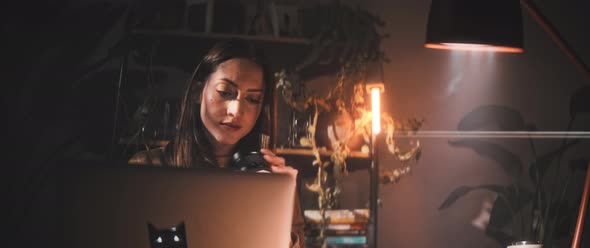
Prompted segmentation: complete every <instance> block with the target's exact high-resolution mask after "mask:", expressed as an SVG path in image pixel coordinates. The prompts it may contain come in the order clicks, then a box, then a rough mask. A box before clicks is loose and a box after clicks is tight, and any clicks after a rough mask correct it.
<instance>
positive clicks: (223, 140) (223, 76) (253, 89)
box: [200, 58, 264, 145]
mask: <svg viewBox="0 0 590 248" xmlns="http://www.w3.org/2000/svg"><path fill="white" fill-rule="evenodd" d="M262 80H263V77H262V68H261V67H260V66H259V65H258V64H256V63H254V62H252V61H251V60H247V59H241V58H236V59H230V60H227V61H225V62H223V63H221V64H219V66H218V67H217V70H216V71H214V72H213V73H212V74H211V75H210V76H209V79H208V80H207V82H206V83H205V87H204V89H203V92H202V95H201V109H200V114H201V120H203V124H204V125H205V128H207V130H208V131H209V133H210V134H211V135H212V136H213V137H212V138H214V139H215V141H216V142H218V143H219V144H222V145H234V144H236V143H238V141H239V140H240V139H241V138H243V137H244V136H246V134H248V133H249V132H250V131H251V130H252V128H253V127H254V124H256V120H257V119H258V115H259V114H260V110H261V109H262V100H263V96H264V83H263V81H262Z"/></svg>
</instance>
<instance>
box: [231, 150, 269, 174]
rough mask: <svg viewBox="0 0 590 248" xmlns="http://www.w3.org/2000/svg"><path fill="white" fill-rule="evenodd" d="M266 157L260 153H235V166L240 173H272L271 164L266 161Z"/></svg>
mask: <svg viewBox="0 0 590 248" xmlns="http://www.w3.org/2000/svg"><path fill="white" fill-rule="evenodd" d="M263 156H264V155H263V154H262V153H260V152H258V151H249V152H239V151H238V152H236V153H234V155H233V157H232V159H233V166H234V167H236V168H237V169H238V170H240V171H253V172H259V171H266V172H271V170H270V164H269V163H268V162H266V160H264V157H263Z"/></svg>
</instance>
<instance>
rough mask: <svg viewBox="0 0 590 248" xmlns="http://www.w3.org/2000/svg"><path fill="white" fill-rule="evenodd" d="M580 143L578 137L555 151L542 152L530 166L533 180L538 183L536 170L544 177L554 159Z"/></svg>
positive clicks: (530, 175) (540, 176)
mask: <svg viewBox="0 0 590 248" xmlns="http://www.w3.org/2000/svg"><path fill="white" fill-rule="evenodd" d="M578 143H580V140H579V139H576V140H573V141H571V142H567V143H565V144H563V145H562V146H561V147H559V148H557V149H555V150H553V151H550V152H547V153H545V154H542V155H540V156H537V157H536V158H535V160H534V161H533V162H532V163H531V165H530V167H529V177H530V178H531V180H533V182H534V183H537V178H536V176H535V172H536V171H538V172H539V178H543V176H544V175H545V172H546V171H547V170H548V169H549V168H550V167H551V165H552V164H553V161H555V159H557V158H558V157H560V156H561V155H563V153H565V152H566V151H567V150H568V149H570V148H571V147H572V146H574V145H576V144H578ZM555 165H557V164H555Z"/></svg>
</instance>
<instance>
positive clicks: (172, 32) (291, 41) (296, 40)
mask: <svg viewBox="0 0 590 248" xmlns="http://www.w3.org/2000/svg"><path fill="white" fill-rule="evenodd" d="M132 34H136V35H152V36H180V37H195V38H206V39H207V38H208V39H242V40H249V41H265V42H278V43H289V44H303V45H309V44H311V41H310V40H308V39H304V38H295V37H275V36H272V35H245V34H224V33H206V32H193V31H188V30H151V29H136V30H133V31H132Z"/></svg>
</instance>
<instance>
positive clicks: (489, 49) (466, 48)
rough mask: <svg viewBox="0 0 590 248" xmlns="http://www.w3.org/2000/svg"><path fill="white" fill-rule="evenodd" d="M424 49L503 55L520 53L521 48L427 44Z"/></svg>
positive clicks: (466, 44) (464, 44)
mask: <svg viewBox="0 0 590 248" xmlns="http://www.w3.org/2000/svg"><path fill="white" fill-rule="evenodd" d="M424 47H426V48H434V49H447V50H462V51H481V52H503V53H522V48H518V47H506V46H491V45H485V44H468V43H436V44H432V43H428V44H425V45H424Z"/></svg>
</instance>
